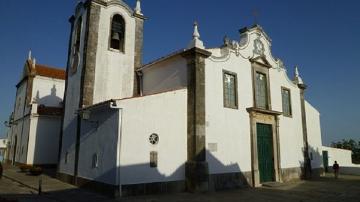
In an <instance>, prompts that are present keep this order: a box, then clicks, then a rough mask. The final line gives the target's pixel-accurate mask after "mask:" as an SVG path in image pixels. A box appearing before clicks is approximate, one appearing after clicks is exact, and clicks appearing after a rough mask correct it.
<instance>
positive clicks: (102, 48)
mask: <svg viewBox="0 0 360 202" xmlns="http://www.w3.org/2000/svg"><path fill="white" fill-rule="evenodd" d="M115 14H120V15H121V16H122V17H123V18H124V21H125V26H126V27H125V46H124V47H125V48H124V50H125V53H121V52H119V51H117V50H110V49H109V48H110V47H109V36H110V30H111V29H110V26H111V19H112V17H113V16H114V15H115ZM97 42H98V44H97V54H96V68H95V85H94V104H95V103H99V102H102V101H105V100H109V99H114V98H116V99H120V98H126V97H131V96H132V95H133V86H134V56H135V54H134V53H135V18H134V17H133V16H132V13H129V12H127V10H126V9H125V8H123V7H122V6H117V5H116V6H115V5H114V6H109V7H102V8H101V11H100V19H99V32H98V41H97Z"/></svg>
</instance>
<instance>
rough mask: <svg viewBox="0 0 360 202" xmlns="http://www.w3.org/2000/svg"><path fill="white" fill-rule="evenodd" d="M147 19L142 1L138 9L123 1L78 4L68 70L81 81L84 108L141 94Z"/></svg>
mask: <svg viewBox="0 0 360 202" xmlns="http://www.w3.org/2000/svg"><path fill="white" fill-rule="evenodd" d="M144 20H145V17H144V16H143V14H142V12H141V2H140V0H137V1H136V7H135V9H134V10H133V9H131V8H130V7H129V6H128V5H127V4H126V3H124V2H123V1H122V0H87V1H85V2H84V3H82V2H81V3H79V4H78V6H77V9H76V13H75V15H74V16H73V18H72V32H71V33H72V35H71V39H70V47H69V50H70V51H69V64H68V66H69V68H68V69H69V79H71V78H72V77H74V78H76V80H80V85H79V87H80V99H81V100H80V107H83V106H90V105H93V104H96V103H99V102H103V101H106V100H109V99H121V98H127V97H132V96H135V95H137V92H138V89H137V88H138V85H137V79H136V78H137V77H136V74H135V70H136V69H137V68H139V67H141V65H142V48H143V25H144ZM69 84H70V83H69Z"/></svg>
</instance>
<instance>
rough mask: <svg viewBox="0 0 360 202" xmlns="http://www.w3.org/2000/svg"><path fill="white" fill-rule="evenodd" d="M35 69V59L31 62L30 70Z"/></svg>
mask: <svg viewBox="0 0 360 202" xmlns="http://www.w3.org/2000/svg"><path fill="white" fill-rule="evenodd" d="M35 67H36V58H34V59H33V60H32V68H33V69H35Z"/></svg>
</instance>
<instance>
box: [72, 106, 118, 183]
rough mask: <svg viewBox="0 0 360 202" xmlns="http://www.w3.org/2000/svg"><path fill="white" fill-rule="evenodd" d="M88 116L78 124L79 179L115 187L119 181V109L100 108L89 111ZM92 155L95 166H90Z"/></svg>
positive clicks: (91, 164)
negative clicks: (79, 131) (96, 164)
mask: <svg viewBox="0 0 360 202" xmlns="http://www.w3.org/2000/svg"><path fill="white" fill-rule="evenodd" d="M90 117H91V118H90V119H88V120H82V124H81V127H82V128H81V138H80V155H79V177H82V178H85V179H90V180H96V181H99V182H103V183H106V184H113V185H115V184H117V182H118V177H117V174H118V168H117V162H118V150H117V149H118V138H119V128H120V125H119V123H120V118H119V109H110V108H109V106H103V107H101V108H98V109H95V110H92V111H91V114H90ZM95 154H96V155H97V156H98V167H93V156H94V155H95Z"/></svg>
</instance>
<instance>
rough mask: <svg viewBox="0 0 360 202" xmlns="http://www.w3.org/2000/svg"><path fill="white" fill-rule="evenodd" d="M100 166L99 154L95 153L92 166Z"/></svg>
mask: <svg viewBox="0 0 360 202" xmlns="http://www.w3.org/2000/svg"><path fill="white" fill-rule="evenodd" d="M98 166H99V158H98V154H96V153H95V154H93V157H92V168H97V167H98Z"/></svg>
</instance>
